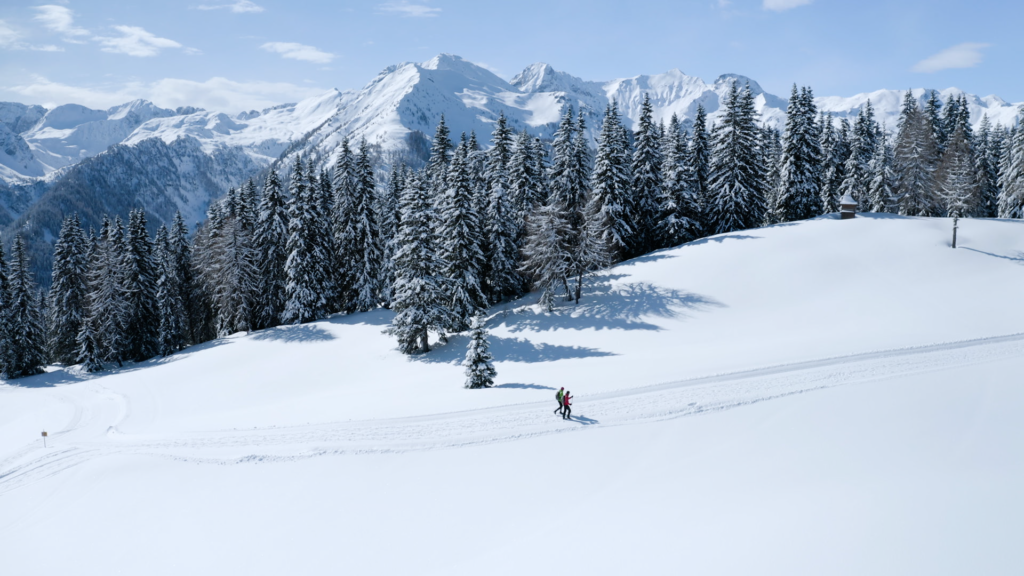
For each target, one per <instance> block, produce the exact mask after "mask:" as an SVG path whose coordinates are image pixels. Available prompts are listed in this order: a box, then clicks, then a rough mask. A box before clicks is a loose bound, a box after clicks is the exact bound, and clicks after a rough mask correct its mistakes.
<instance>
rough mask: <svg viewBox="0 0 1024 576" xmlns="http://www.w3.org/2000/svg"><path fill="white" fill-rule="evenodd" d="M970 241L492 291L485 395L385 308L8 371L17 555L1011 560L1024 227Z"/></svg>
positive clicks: (783, 251)
mask: <svg viewBox="0 0 1024 576" xmlns="http://www.w3.org/2000/svg"><path fill="white" fill-rule="evenodd" d="M951 232H952V223H951V222H950V221H949V220H945V219H913V218H900V217H895V216H869V217H865V216H861V217H858V218H856V219H854V220H849V221H839V220H837V219H835V218H834V217H831V216H826V217H822V218H819V219H816V220H813V221H809V222H802V223H796V224H789V225H781V226H775V227H771V228H766V229H758V230H748V231H744V232H740V233H734V234H727V235H723V236H716V237H713V238H709V239H705V240H702V241H698V242H694V243H691V244H688V245H684V246H681V247H679V248H675V249H670V250H665V251H661V252H658V253H655V254H652V255H649V256H646V257H644V258H640V259H637V260H634V261H630V262H627V263H624V264H622V265H620V266H618V267H615V268H613V269H611V270H608V271H606V272H605V273H603V274H600V275H599V276H598V277H597V278H595V279H594V282H593V283H592V284H591V285H590V287H589V288H588V290H587V291H586V292H585V294H584V298H583V300H582V301H581V303H580V305H579V306H578V307H575V306H572V305H563V306H561V307H560V308H559V309H558V310H557V311H556V312H555V313H553V314H547V313H545V312H542V311H539V310H536V309H534V307H533V306H532V303H533V302H534V301H535V299H536V295H531V296H528V297H527V298H525V299H524V300H523V301H520V302H517V303H514V304H512V305H509V306H506V307H499V308H496V309H494V310H492V314H491V317H490V320H489V327H490V329H491V334H492V335H491V341H492V350H493V352H494V354H495V357H496V360H497V362H496V367H497V369H498V380H497V384H498V386H497V387H496V388H494V389H490V390H479V391H469V390H464V389H463V388H462V387H461V386H462V382H463V380H464V376H463V373H462V368H461V367H460V366H458V362H459V361H460V360H461V356H462V355H463V354H464V351H465V346H466V343H467V340H466V338H465V337H463V336H455V337H453V338H452V339H451V341H450V342H449V343H448V344H447V345H446V346H442V347H438V348H437V349H436V350H434V351H433V352H431V353H430V354H428V355H425V356H421V357H413V358H409V357H405V356H402V355H400V354H399V353H398V352H397V351H395V350H394V342H393V341H392V340H391V339H390V338H389V337H387V336H385V335H383V334H381V330H382V329H383V327H384V326H385V325H386V323H387V322H388V320H389V318H390V313H388V312H371V313H367V314H356V315H351V316H343V317H335V318H332V319H330V320H327V321H323V322H317V323H312V324H307V325H302V326H287V327H281V328H277V329H273V330H268V331H263V332H259V333H254V334H251V335H236V336H234V337H231V338H227V339H223V340H218V341H215V342H211V343H208V344H205V345H202V346H197V347H194V348H192V349H189V350H187V351H185V352H183V353H180V354H177V355H175V356H172V357H170V358H166V359H162V360H155V361H152V362H148V363H144V364H141V365H135V366H129V367H126V368H124V369H122V370H119V371H112V372H110V373H106V374H104V375H101V376H85V375H81V374H79V373H77V372H75V371H74V370H71V371H65V370H56V371H54V372H51V373H49V374H46V375H43V376H38V377H33V378H28V379H24V380H20V381H16V382H14V384H13V385H12V384H0V542H3V545H2V551H3V554H2V557H3V567H4V570H3V573H5V574H7V573H10V574H62V573H76V574H111V573H124V574H142V573H144V574H182V573H188V574H226V573H238V574H299V573H303V574H336V573H352V574H370V573H380V574H481V573H485V574H548V573H556V572H558V573H562V572H566V571H570V570H572V571H577V570H578V571H582V572H587V573H592V574H630V573H683V572H685V573H697V574H910V573H922V574H964V573H978V574H1012V573H1014V570H1016V569H1017V568H1019V562H1018V559H1019V556H1018V553H1017V551H1016V548H1017V547H1018V546H1019V542H1020V541H1021V539H1022V537H1024V520H1022V518H1024V514H1022V513H1024V496H1022V495H1021V492H1020V486H1021V485H1022V481H1024V464H1022V462H1024V459H1022V458H1021V457H1020V456H1021V454H1024V427H1022V426H1021V424H1020V422H1021V418H1020V415H1021V414H1022V413H1024V387H1022V385H1021V380H1020V377H1019V375H1020V374H1021V371H1022V369H1024V335H1022V334H1021V333H1024V307H1022V306H1020V305H1019V300H1020V290H1021V287H1022V286H1024V222H1019V221H1016V222H1015V221H1005V220H1002V221H1000V220H984V221H983V220H961V221H960V234H959V238H958V243H959V246H960V247H959V248H958V249H956V250H953V249H952V248H950V246H949V243H950V236H951ZM560 386H566V387H568V388H569V389H571V390H572V391H573V395H574V396H575V398H576V399H575V406H574V416H575V417H576V418H575V419H574V420H573V421H572V422H565V421H562V420H561V419H559V418H558V417H556V416H554V415H553V414H552V410H554V407H555V403H554V391H555V389H557V388H558V387H560ZM42 430H47V431H49V433H50V437H49V440H48V441H49V442H50V445H49V447H48V448H46V449H44V448H43V447H42V444H41V438H40V437H39V433H40V431H42Z"/></svg>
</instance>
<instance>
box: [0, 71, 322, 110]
mask: <svg viewBox="0 0 1024 576" xmlns="http://www.w3.org/2000/svg"><path fill="white" fill-rule="evenodd" d="M2 91H7V92H11V93H13V94H18V95H19V96H20V97H21V98H20V99H21V100H22V101H28V102H30V103H33V104H42V105H44V106H48V107H52V106H58V105H60V104H68V103H74V104H81V105H83V106H87V107H89V108H99V109H105V108H110V107H112V106H116V105H118V104H123V103H125V102H129V101H131V100H135V99H138V98H142V99H144V100H149V101H150V102H153V103H154V104H156V105H157V106H162V107H164V108H177V107H178V106H198V107H200V108H206V109H207V110H216V111H223V112H241V111H243V110H253V109H256V110H261V109H263V108H269V107H271V106H276V105H278V104H281V103H282V102H298V101H299V100H302V99H304V98H309V97H311V96H318V95H320V94H323V93H324V92H326V90H324V89H322V88H316V87H308V86H297V85H295V84H289V83H287V82H236V81H233V80H228V79H227V78H219V77H217V78H210V79H209V80H206V81H204V82H196V81H194V80H182V79H179V78H164V79H162V80H157V81H155V82H128V83H125V84H119V85H105V86H91V87H90V86H71V85H68V84H62V83H60V82H53V81H51V80H49V79H47V78H45V77H43V76H33V77H32V78H31V80H30V81H29V82H28V83H25V84H21V85H18V86H13V87H10V88H6V89H0V93H2Z"/></svg>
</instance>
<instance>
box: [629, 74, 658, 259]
mask: <svg viewBox="0 0 1024 576" xmlns="http://www.w3.org/2000/svg"><path fill="white" fill-rule="evenodd" d="M653 114H654V111H653V108H652V107H651V99H650V96H649V95H648V94H644V100H643V103H642V104H641V106H640V120H639V121H638V122H637V129H636V132H635V134H634V148H633V158H632V163H631V164H630V169H631V172H632V177H633V186H632V188H633V191H632V192H633V202H632V204H633V210H632V223H631V224H632V228H633V236H632V240H631V242H630V244H631V246H630V248H631V252H632V254H633V255H640V254H646V253H647V252H650V251H651V250H656V249H658V248H661V245H660V243H659V242H658V237H657V232H658V216H659V213H660V211H661V210H660V206H659V201H660V200H661V197H662V194H661V192H662V190H661V187H662V176H661V162H662V156H661V142H660V141H661V134H660V131H659V130H658V127H657V126H656V125H655V124H654V120H653Z"/></svg>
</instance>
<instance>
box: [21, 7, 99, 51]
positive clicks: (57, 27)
mask: <svg viewBox="0 0 1024 576" xmlns="http://www.w3.org/2000/svg"><path fill="white" fill-rule="evenodd" d="M34 10H35V11H36V12H37V14H36V15H35V16H34V17H33V20H35V21H37V22H39V23H40V24H42V25H43V27H44V28H46V29H47V30H50V31H51V32H56V33H58V34H61V35H63V36H64V40H66V41H68V42H75V41H76V37H78V36H88V35H89V31H88V30H86V29H85V28H81V27H78V26H75V17H74V14H73V13H72V12H71V9H70V8H66V7H64V6H55V5H53V4H45V5H43V6H36V7H35V8H34Z"/></svg>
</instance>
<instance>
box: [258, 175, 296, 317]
mask: <svg viewBox="0 0 1024 576" xmlns="http://www.w3.org/2000/svg"><path fill="white" fill-rule="evenodd" d="M257 213H258V216H257V219H256V226H255V230H254V232H253V246H254V248H255V253H256V265H257V285H256V294H257V298H256V309H255V310H254V315H253V316H254V322H255V326H254V327H255V328H256V329H260V328H268V327H271V326H277V325H278V324H280V323H281V315H282V314H283V313H284V307H285V303H286V301H287V294H286V290H285V288H286V286H287V285H288V274H287V271H286V269H285V265H286V263H287V262H288V251H287V243H288V237H289V234H288V209H287V206H286V203H285V200H284V195H283V194H282V192H281V182H280V180H279V179H278V176H277V172H275V171H274V170H271V171H270V174H268V175H267V180H266V182H264V184H263V194H262V196H261V198H260V202H259V208H258V210H257Z"/></svg>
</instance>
